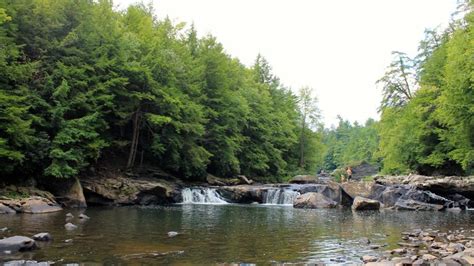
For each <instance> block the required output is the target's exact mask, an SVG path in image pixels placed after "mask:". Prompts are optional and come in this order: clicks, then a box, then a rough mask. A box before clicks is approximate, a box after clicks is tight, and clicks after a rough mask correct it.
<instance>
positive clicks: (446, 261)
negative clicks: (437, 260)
mask: <svg viewBox="0 0 474 266" xmlns="http://www.w3.org/2000/svg"><path fill="white" fill-rule="evenodd" d="M441 262H442V263H444V264H446V265H449V266H457V265H462V264H461V263H459V262H457V261H455V260H453V259H447V258H443V259H442V260H441Z"/></svg>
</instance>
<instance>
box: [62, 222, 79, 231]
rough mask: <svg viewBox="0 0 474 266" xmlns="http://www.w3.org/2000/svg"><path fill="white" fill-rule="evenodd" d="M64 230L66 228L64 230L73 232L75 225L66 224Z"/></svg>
mask: <svg viewBox="0 0 474 266" xmlns="http://www.w3.org/2000/svg"><path fill="white" fill-rule="evenodd" d="M64 228H66V230H74V229H76V228H77V225H75V224H72V223H67V224H65V225H64Z"/></svg>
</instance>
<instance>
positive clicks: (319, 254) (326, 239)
mask: <svg viewBox="0 0 474 266" xmlns="http://www.w3.org/2000/svg"><path fill="white" fill-rule="evenodd" d="M67 212H69V211H63V212H58V213H51V214H41V215H39V214H36V215H26V214H23V215H1V216H0V227H8V228H9V229H10V231H9V232H7V233H3V235H4V236H12V235H25V236H31V235H33V234H36V233H39V232H49V233H51V234H52V235H53V237H54V241H53V242H51V243H49V244H46V245H43V246H42V247H41V248H40V249H38V250H36V251H33V252H24V253H17V254H12V255H1V256H0V261H8V260H12V259H32V260H37V261H61V262H62V263H76V262H77V263H105V264H191V263H192V264H218V263H257V264H269V263H272V262H278V263H282V262H332V263H334V262H336V261H338V260H344V261H346V262H357V263H360V259H359V258H360V257H361V256H362V255H365V254H374V253H377V252H381V251H374V250H371V249H370V247H369V246H368V245H367V244H364V243H362V241H361V238H364V237H367V238H369V239H370V240H371V241H372V243H373V244H374V243H375V244H385V243H386V244H388V246H387V248H393V247H395V246H396V243H397V242H399V241H400V233H401V232H402V231H405V230H410V229H416V228H422V229H423V228H425V229H426V228H432V229H440V230H443V231H446V230H452V229H459V228H464V229H467V230H473V229H474V223H473V221H474V211H468V212H461V213H449V212H436V213H435V212H396V211H383V212H363V213H362V212H361V213H353V212H351V211H350V210H347V209H331V210H304V209H293V208H292V207H280V206H262V205H176V206H169V207H153V208H152V207H150V208H141V207H115V208H105V207H93V208H88V209H87V210H83V212H85V213H86V214H87V215H88V216H90V217H91V219H90V220H88V221H85V222H80V221H79V220H78V219H76V218H75V219H73V220H72V222H73V223H75V224H78V225H79V228H78V229H77V230H74V231H66V230H65V229H64V224H65V214H66V213H67ZM70 212H71V213H73V214H74V215H75V216H76V217H77V215H78V214H79V213H80V212H81V211H79V210H71V211H70ZM169 231H177V232H179V235H178V236H176V237H171V238H170V237H168V235H167V232H169ZM0 234H1V233H0ZM66 239H73V242H72V243H64V241H65V240H66Z"/></svg>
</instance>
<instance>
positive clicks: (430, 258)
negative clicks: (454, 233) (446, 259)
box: [421, 254, 438, 261]
mask: <svg viewBox="0 0 474 266" xmlns="http://www.w3.org/2000/svg"><path fill="white" fill-rule="evenodd" d="M421 259H422V260H426V261H433V260H436V259H438V257H436V256H433V255H431V254H424V255H423V256H421Z"/></svg>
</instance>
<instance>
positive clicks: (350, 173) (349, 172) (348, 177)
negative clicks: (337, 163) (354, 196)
mask: <svg viewBox="0 0 474 266" xmlns="http://www.w3.org/2000/svg"><path fill="white" fill-rule="evenodd" d="M346 174H347V181H351V179H352V167H350V166H348V167H347V170H346Z"/></svg>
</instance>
